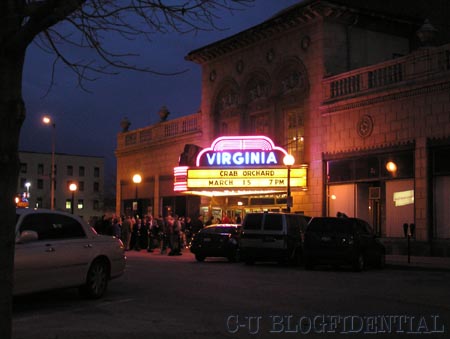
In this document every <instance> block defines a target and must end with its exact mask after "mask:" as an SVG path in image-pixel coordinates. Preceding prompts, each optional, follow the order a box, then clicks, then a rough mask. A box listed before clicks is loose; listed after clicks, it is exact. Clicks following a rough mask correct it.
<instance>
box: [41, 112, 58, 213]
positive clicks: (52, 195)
mask: <svg viewBox="0 0 450 339" xmlns="http://www.w3.org/2000/svg"><path fill="white" fill-rule="evenodd" d="M42 122H43V123H44V124H46V125H52V160H51V163H52V164H51V166H52V168H51V172H50V173H51V174H50V180H51V183H50V209H52V210H54V209H55V143H56V124H55V122H53V121H52V119H51V118H50V117H49V116H48V115H46V116H44V117H43V118H42Z"/></svg>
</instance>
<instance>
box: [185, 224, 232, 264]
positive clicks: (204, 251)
mask: <svg viewBox="0 0 450 339" xmlns="http://www.w3.org/2000/svg"><path fill="white" fill-rule="evenodd" d="M240 234H241V225H237V224H214V225H210V226H207V227H205V228H203V229H201V230H200V232H198V233H197V234H196V235H195V236H194V238H193V239H192V241H191V245H190V250H191V252H192V253H194V254H195V259H197V260H198V261H204V260H205V258H206V257H225V258H228V260H229V261H233V262H235V261H239V260H240V259H239V258H240V249H239V237H240Z"/></svg>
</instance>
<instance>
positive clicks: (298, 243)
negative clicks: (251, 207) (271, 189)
mask: <svg viewBox="0 0 450 339" xmlns="http://www.w3.org/2000/svg"><path fill="white" fill-rule="evenodd" d="M308 220H309V217H307V216H304V215H301V214H294V213H281V212H263V213H248V214H247V215H246V216H245V218H244V221H243V222H242V236H241V254H242V260H244V261H245V263H246V264H248V265H251V264H253V263H255V262H256V261H277V262H279V263H287V262H290V263H293V264H296V265H300V264H301V262H302V236H303V231H304V229H305V227H306V225H307V222H308Z"/></svg>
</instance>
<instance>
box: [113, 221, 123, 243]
mask: <svg viewBox="0 0 450 339" xmlns="http://www.w3.org/2000/svg"><path fill="white" fill-rule="evenodd" d="M112 235H113V236H115V237H116V238H117V239H121V236H122V232H121V229H120V224H119V219H117V218H114V219H113V222H112Z"/></svg>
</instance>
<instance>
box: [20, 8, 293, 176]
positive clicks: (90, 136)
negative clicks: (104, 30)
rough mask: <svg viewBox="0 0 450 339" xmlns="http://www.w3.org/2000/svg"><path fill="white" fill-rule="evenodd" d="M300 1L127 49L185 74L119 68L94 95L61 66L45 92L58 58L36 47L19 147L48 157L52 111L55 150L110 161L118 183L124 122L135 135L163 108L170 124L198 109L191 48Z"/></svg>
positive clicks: (29, 62) (27, 73) (93, 85)
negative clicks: (45, 118) (48, 122)
mask: <svg viewBox="0 0 450 339" xmlns="http://www.w3.org/2000/svg"><path fill="white" fill-rule="evenodd" d="M299 2H301V0H256V1H255V3H253V4H252V5H251V7H249V8H246V9H244V10H242V11H238V12H234V13H233V14H230V13H229V12H228V11H224V12H223V13H220V16H221V19H220V20H218V21H217V25H218V26H220V27H222V28H224V29H225V30H221V31H211V32H200V33H197V35H194V34H190V35H180V34H179V33H173V34H165V35H155V36H154V37H153V39H154V40H153V41H151V42H147V43H142V42H141V43H135V44H132V45H131V44H128V45H127V46H126V47H124V49H126V51H128V48H132V51H133V52H137V53H139V55H140V57H139V59H138V62H139V63H140V64H141V65H148V66H150V67H152V68H153V69H155V70H157V71H160V72H178V71H183V70H187V72H185V73H183V74H181V75H177V76H157V75H151V74H145V73H138V72H133V71H121V74H119V75H115V76H107V75H105V76H102V77H101V78H100V79H98V80H96V81H95V82H88V83H86V84H85V86H86V87H87V88H88V89H89V91H90V92H91V93H86V92H85V91H83V90H82V89H80V88H79V87H78V86H77V78H76V76H75V75H74V74H73V73H72V72H71V71H69V70H68V69H66V68H65V67H63V66H60V67H59V68H57V72H56V74H55V79H54V83H55V84H54V86H53V87H52V89H51V91H50V92H49V93H48V94H47V92H48V89H49V85H50V82H51V72H52V62H53V59H54V58H53V56H51V55H48V54H46V53H44V52H43V51H42V50H41V49H39V48H38V47H37V46H36V45H35V44H32V45H31V46H30V47H29V49H28V52H27V59H26V63H25V68H24V78H23V97H24V100H25V104H26V107H27V117H26V120H25V123H24V125H23V128H22V131H21V139H20V150H21V151H36V152H47V153H50V152H51V128H50V127H49V126H46V125H44V124H43V123H42V122H41V119H42V116H44V115H46V114H48V115H50V116H52V117H53V118H54V121H55V124H56V152H57V153H68V154H78V155H93V156H102V157H105V170H106V173H107V174H106V175H107V178H106V180H107V181H111V179H112V182H114V179H113V177H114V176H115V156H114V150H115V148H116V136H117V133H118V132H119V131H120V125H119V124H120V121H121V120H122V118H124V117H128V119H129V120H130V121H131V126H130V129H131V130H132V129H137V128H142V127H145V126H148V125H151V124H154V123H156V122H158V121H159V116H158V115H157V112H158V110H159V108H160V107H161V106H162V105H166V106H167V107H168V109H169V111H170V113H171V114H170V116H169V118H168V119H169V120H170V119H173V118H177V117H181V116H185V115H189V114H193V113H196V112H197V111H198V110H199V108H200V101H201V72H200V71H201V70H200V66H199V65H197V64H195V63H192V62H188V61H185V60H184V57H185V56H186V55H187V54H188V53H189V52H190V51H193V50H195V49H198V48H200V47H203V46H205V45H207V44H210V43H213V42H215V41H218V40H220V39H223V38H226V37H228V36H231V35H233V34H236V33H238V32H240V31H242V30H244V29H247V28H249V27H252V26H254V25H257V24H259V23H261V22H263V21H265V20H266V19H268V18H270V17H271V16H272V15H274V14H276V13H277V12H279V11H280V10H283V9H285V8H287V7H289V6H291V5H293V4H296V3H299ZM114 43H115V42H114ZM76 53H79V51H76Z"/></svg>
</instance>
